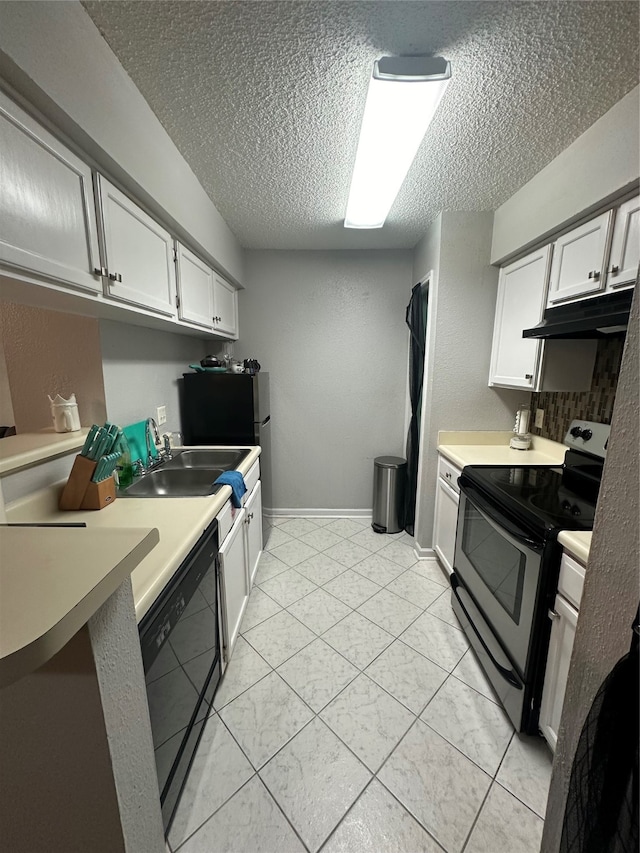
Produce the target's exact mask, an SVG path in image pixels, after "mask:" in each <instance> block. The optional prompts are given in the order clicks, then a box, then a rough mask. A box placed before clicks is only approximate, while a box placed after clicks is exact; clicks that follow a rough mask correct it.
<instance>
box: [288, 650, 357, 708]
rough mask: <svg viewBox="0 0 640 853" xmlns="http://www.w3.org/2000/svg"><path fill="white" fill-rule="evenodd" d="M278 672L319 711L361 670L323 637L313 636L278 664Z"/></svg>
mask: <svg viewBox="0 0 640 853" xmlns="http://www.w3.org/2000/svg"><path fill="white" fill-rule="evenodd" d="M278 673H279V674H280V675H281V676H282V678H284V680H285V681H286V682H287V684H288V685H289V686H290V687H292V688H293V689H294V690H295V691H296V693H297V694H298V695H299V696H301V697H302V698H303V699H304V701H305V702H306V703H307V705H309V706H310V707H311V708H313V710H314V711H315V712H316V713H318V712H319V711H321V710H322V708H324V706H325V705H326V704H328V703H329V702H330V701H331V700H332V699H333V698H334V696H336V695H337V694H338V693H339V692H340V691H341V690H343V689H344V688H345V687H346V686H347V684H349V682H350V681H353V679H354V678H356V677H357V676H358V675H359V674H360V671H359V670H358V669H357V668H356V667H355V666H354V665H353V664H351V663H349V661H348V660H347V659H346V658H344V657H342V655H340V654H338V652H336V651H335V649H332V648H331V646H328V645H327V644H326V643H325V642H324V640H315V642H313V643H311V644H310V645H308V646H306V648H304V649H302V651H300V652H298V654H297V655H294V656H293V657H292V658H289V660H288V661H286V662H285V663H283V664H282V666H279V667H278Z"/></svg>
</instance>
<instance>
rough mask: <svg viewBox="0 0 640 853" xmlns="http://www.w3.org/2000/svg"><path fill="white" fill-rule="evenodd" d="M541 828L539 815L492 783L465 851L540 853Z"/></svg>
mask: <svg viewBox="0 0 640 853" xmlns="http://www.w3.org/2000/svg"><path fill="white" fill-rule="evenodd" d="M542 827H543V821H542V820H541V818H539V817H538V816H537V815H536V814H534V813H533V812H532V811H531V810H530V809H528V808H527V807H526V806H524V805H523V804H522V803H521V802H520V801H519V800H517V799H516V798H515V797H513V796H511V794H509V793H508V792H507V791H505V790H504V788H501V787H500V785H498V784H495V783H494V784H493V785H492V786H491V790H490V791H489V796H488V797H487V799H486V801H485V804H484V806H483V807H482V811H481V812H480V817H479V818H478V821H477V823H476V825H475V826H474V828H473V832H472V833H471V837H470V838H469V842H468V843H467V846H466V847H465V853H487V851H488V850H490V851H491V853H539V850H540V842H541V841H542Z"/></svg>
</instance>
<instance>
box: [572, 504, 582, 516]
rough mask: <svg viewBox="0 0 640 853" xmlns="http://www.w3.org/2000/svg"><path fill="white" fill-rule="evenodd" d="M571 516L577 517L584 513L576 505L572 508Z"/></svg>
mask: <svg viewBox="0 0 640 853" xmlns="http://www.w3.org/2000/svg"><path fill="white" fill-rule="evenodd" d="M571 515H575V516H578V515H582V513H581V512H580V507H579V506H578V505H577V504H574V505H573V506H572V507H571Z"/></svg>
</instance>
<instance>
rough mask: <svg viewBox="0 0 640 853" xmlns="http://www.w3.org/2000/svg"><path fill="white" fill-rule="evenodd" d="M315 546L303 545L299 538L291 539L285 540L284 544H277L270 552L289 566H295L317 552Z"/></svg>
mask: <svg viewBox="0 0 640 853" xmlns="http://www.w3.org/2000/svg"><path fill="white" fill-rule="evenodd" d="M317 553H318V552H317V551H316V549H315V548H312V547H311V546H310V545H305V543H304V542H301V541H300V540H299V539H292V540H291V542H285V543H284V545H279V546H278V547H277V548H274V549H273V551H271V554H272V555H273V556H274V557H276V558H277V559H278V560H280V561H281V562H283V563H286V565H287V566H289V568H292V567H293V566H297V565H298V563H302V562H304V561H305V560H308V559H309V557H313V555H314V554H317Z"/></svg>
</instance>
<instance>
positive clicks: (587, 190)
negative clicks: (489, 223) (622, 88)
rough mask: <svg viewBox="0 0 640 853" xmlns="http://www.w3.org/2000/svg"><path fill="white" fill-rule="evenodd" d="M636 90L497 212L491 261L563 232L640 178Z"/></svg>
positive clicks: (639, 91) (639, 100)
mask: <svg viewBox="0 0 640 853" xmlns="http://www.w3.org/2000/svg"><path fill="white" fill-rule="evenodd" d="M639 107H640V88H639V87H638V86H636V88H635V89H633V90H632V91H631V92H629V93H628V94H627V95H625V96H624V98H622V100H620V101H618V103H617V104H615V105H614V106H613V107H612V108H611V109H610V110H609V111H608V112H607V113H605V114H604V115H603V116H602V117H601V118H599V119H598V121H597V122H595V124H593V125H591V127H590V128H589V129H588V130H586V131H585V132H584V133H583V134H582V135H581V136H579V137H578V138H577V139H576V140H575V142H573V143H572V144H571V145H570V146H569V147H568V148H566V149H565V150H564V151H563V152H562V153H561V154H559V155H558V156H557V157H556V158H555V159H554V160H552V161H551V163H549V165H548V166H546V167H545V168H544V169H542V171H540V172H538V174H537V175H535V176H534V177H533V178H532V179H531V180H530V181H528V182H527V183H526V184H525V185H524V186H523V187H522V188H521V189H520V190H518V192H517V193H515V194H514V195H512V196H511V198H510V199H508V200H507V201H506V202H505V203H504V204H503V205H501V206H500V207H499V208H498V209H497V210H496V212H495V220H494V230H493V245H492V248H491V262H492V263H499V262H501V261H503V260H504V259H505V258H507V257H509V256H510V255H513V254H514V253H516V252H519V251H521V250H522V249H524V248H525V247H526V246H528V245H529V244H532V243H535V242H539V241H540V240H542V239H543V238H544V237H545V236H546V235H548V234H551V233H553V232H554V231H558V230H560V228H561V227H562V226H564V225H566V224H567V223H569V222H570V221H571V220H572V219H575V218H576V217H578V216H580V215H582V214H584V213H587V212H588V211H589V208H594V207H596V206H597V205H599V204H601V203H602V202H603V201H604V200H606V199H607V198H608V197H610V196H613V195H615V194H616V193H619V192H620V191H621V190H623V189H624V188H626V187H628V185H629V184H631V183H632V182H633V181H636V182H637V181H638V178H639V177H640V157H639V156H638V152H639V147H640V114H639V113H640V110H639Z"/></svg>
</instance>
